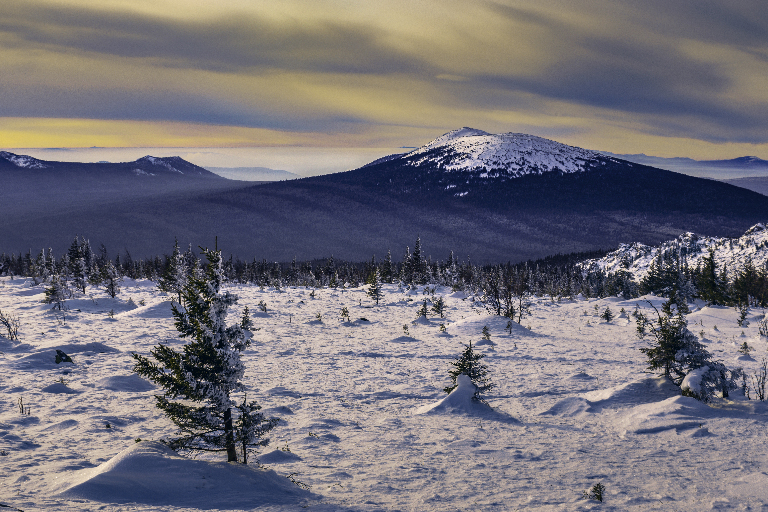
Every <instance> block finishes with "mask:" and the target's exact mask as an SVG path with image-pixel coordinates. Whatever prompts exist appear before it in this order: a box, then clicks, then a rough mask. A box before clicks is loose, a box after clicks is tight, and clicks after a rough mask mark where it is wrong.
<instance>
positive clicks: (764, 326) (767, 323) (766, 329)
mask: <svg viewBox="0 0 768 512" xmlns="http://www.w3.org/2000/svg"><path fill="white" fill-rule="evenodd" d="M757 332H758V333H759V334H760V336H762V337H764V338H768V318H763V319H762V320H760V321H759V322H757Z"/></svg>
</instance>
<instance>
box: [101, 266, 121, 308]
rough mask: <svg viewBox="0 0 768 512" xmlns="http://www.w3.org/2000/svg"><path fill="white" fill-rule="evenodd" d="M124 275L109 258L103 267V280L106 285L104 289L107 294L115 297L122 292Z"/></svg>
mask: <svg viewBox="0 0 768 512" xmlns="http://www.w3.org/2000/svg"><path fill="white" fill-rule="evenodd" d="M122 280H123V277H122V276H121V275H120V272H118V271H117V268H116V267H115V265H114V263H112V261H111V260H107V262H106V263H105V264H104V266H103V267H101V282H102V283H103V285H104V291H106V292H107V295H109V296H110V297H112V298H113V299H114V298H115V297H117V294H118V293H120V282H121V281H122Z"/></svg>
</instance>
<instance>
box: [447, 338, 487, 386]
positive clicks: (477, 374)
mask: <svg viewBox="0 0 768 512" xmlns="http://www.w3.org/2000/svg"><path fill="white" fill-rule="evenodd" d="M464 347H465V348H464V352H462V353H461V355H460V356H459V357H458V358H456V360H455V361H451V366H453V368H452V369H450V370H448V375H450V376H451V385H450V386H448V387H446V388H444V389H443V391H445V392H446V393H450V392H451V391H453V390H454V389H456V386H457V385H458V384H457V382H456V379H457V378H458V376H459V375H461V374H464V375H466V376H467V377H469V379H470V380H471V381H472V383H473V384H474V385H475V387H476V388H477V389H476V390H475V395H474V397H473V398H474V399H475V400H480V401H483V400H482V398H480V395H481V394H482V393H485V392H486V391H490V390H491V389H492V388H493V384H492V383H491V381H490V378H489V377H488V367H487V366H486V365H485V364H483V363H481V362H480V360H481V359H483V358H484V357H485V354H481V353H479V352H475V350H474V347H472V341H470V342H469V345H464Z"/></svg>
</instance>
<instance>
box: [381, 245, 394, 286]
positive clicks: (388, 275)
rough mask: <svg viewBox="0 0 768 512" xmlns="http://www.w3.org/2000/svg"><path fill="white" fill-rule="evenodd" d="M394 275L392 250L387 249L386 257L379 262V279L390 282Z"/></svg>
mask: <svg viewBox="0 0 768 512" xmlns="http://www.w3.org/2000/svg"><path fill="white" fill-rule="evenodd" d="M394 275H395V268H394V266H393V264H392V251H390V250H387V257H386V258H384V263H382V264H381V280H382V281H383V282H385V283H392V281H393V277H394Z"/></svg>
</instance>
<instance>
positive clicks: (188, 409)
mask: <svg viewBox="0 0 768 512" xmlns="http://www.w3.org/2000/svg"><path fill="white" fill-rule="evenodd" d="M204 253H205V256H206V258H207V259H208V266H207V269H206V272H205V274H204V275H202V276H195V277H192V278H191V279H190V281H189V282H188V283H187V285H186V286H185V287H184V289H183V290H182V293H181V302H180V304H179V306H180V308H182V309H180V308H179V307H177V305H176V304H173V305H172V311H173V316H174V318H175V320H176V329H177V330H178V331H179V333H180V336H181V337H182V338H190V341H189V342H188V343H187V344H186V345H185V346H184V347H183V351H182V352H176V351H175V350H173V349H172V348H170V347H169V346H167V345H157V346H155V347H154V348H153V349H152V350H151V354H152V356H153V358H154V360H155V361H151V360H150V359H149V358H147V357H144V356H141V355H139V354H133V358H134V359H135V360H136V364H135V365H134V368H133V370H134V371H135V372H136V373H138V374H139V375H141V376H142V377H146V378H148V379H149V380H151V381H153V382H154V383H156V384H158V385H159V386H161V387H162V388H163V389H164V390H165V393H164V394H163V395H155V399H156V405H157V407H158V408H159V409H160V410H162V411H163V412H164V413H165V414H166V416H168V418H169V419H170V420H171V421H172V422H173V423H174V424H175V425H176V426H177V427H178V429H179V432H178V433H179V437H176V438H175V439H171V440H170V441H167V444H168V446H169V447H170V448H172V449H174V450H199V451H226V452H227V460H228V461H230V462H237V461H238V456H237V447H238V445H239V446H241V447H242V448H243V449H244V450H245V452H244V453H243V462H247V449H248V447H249V446H259V445H262V446H263V445H265V444H266V443H267V439H265V438H264V437H263V436H264V435H265V434H266V433H267V432H268V431H270V430H271V429H272V428H274V427H275V425H276V424H277V419H276V418H269V419H267V418H265V417H264V415H263V414H262V413H261V412H259V409H260V407H259V406H258V405H257V404H256V403H255V402H247V401H246V399H245V397H244V398H243V401H242V403H241V404H240V405H237V403H236V402H235V401H234V400H233V397H232V395H233V394H234V393H237V392H242V391H244V386H243V384H242V382H241V381H240V379H242V377H243V374H244V373H245V366H244V365H243V363H242V361H241V359H240V353H241V352H242V351H243V350H244V349H245V348H246V347H248V346H249V345H250V343H251V336H252V333H251V331H250V328H251V326H252V324H251V319H250V318H249V316H248V310H247V308H246V310H245V313H244V314H243V317H242V319H241V321H240V323H239V324H235V325H231V326H227V325H226V323H225V320H226V316H227V309H228V308H229V306H231V305H233V304H235V303H236V302H237V296H236V295H232V294H230V293H229V292H224V293H221V292H220V288H221V283H222V281H223V279H224V276H223V272H222V264H221V252H219V251H210V250H207V249H206V250H204ZM179 398H180V399H181V400H182V401H176V399H179ZM189 402H194V403H196V404H202V405H191V404H190V403H189ZM233 411H237V413H239V414H233Z"/></svg>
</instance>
